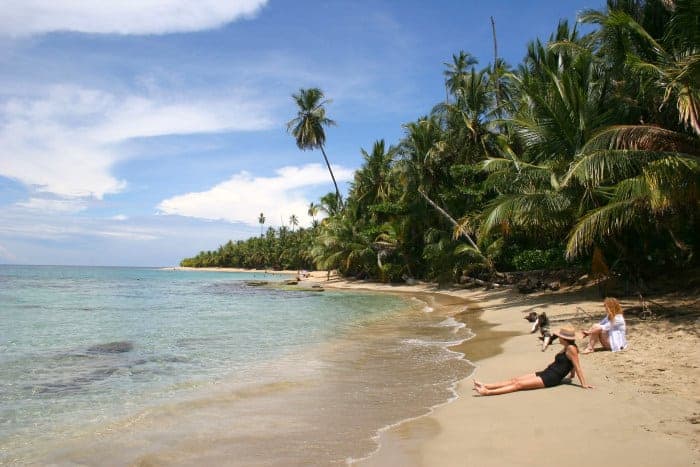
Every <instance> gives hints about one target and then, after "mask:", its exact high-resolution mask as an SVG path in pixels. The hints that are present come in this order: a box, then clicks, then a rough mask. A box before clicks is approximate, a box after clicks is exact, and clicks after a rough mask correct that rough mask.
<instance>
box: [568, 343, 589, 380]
mask: <svg viewBox="0 0 700 467" xmlns="http://www.w3.org/2000/svg"><path fill="white" fill-rule="evenodd" d="M566 356H567V357H568V358H569V360H571V363H572V364H573V365H574V368H573V369H572V370H571V373H572V374H574V373H575V374H576V375H578V380H579V381H580V382H581V387H582V388H585V389H593V386H591V385H590V384H588V383H586V377H585V376H583V370H582V369H581V362H579V360H578V349H577V348H576V346H575V345H569V346H567V347H566ZM572 377H573V376H572Z"/></svg>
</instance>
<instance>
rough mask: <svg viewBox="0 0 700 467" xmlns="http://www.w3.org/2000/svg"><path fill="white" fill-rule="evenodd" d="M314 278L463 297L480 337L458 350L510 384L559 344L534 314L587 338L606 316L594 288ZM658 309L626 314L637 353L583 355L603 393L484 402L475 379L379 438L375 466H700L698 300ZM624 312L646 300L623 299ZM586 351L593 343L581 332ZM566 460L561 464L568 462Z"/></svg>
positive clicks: (555, 391) (483, 374) (479, 374)
mask: <svg viewBox="0 0 700 467" xmlns="http://www.w3.org/2000/svg"><path fill="white" fill-rule="evenodd" d="M309 280H312V281H319V282H321V283H322V284H323V285H324V287H340V288H357V289H371V290H379V291H381V290H385V291H392V292H418V291H423V292H428V293H439V294H447V295H450V296H453V297H458V298H460V299H463V300H464V301H465V303H466V307H465V308H466V309H468V311H466V312H464V313H462V314H461V316H460V317H459V318H460V319H462V320H464V321H465V322H466V323H467V325H468V326H470V327H472V328H473V330H474V331H475V332H476V337H475V338H474V339H472V340H470V341H467V342H466V343H465V344H463V346H462V347H461V348H459V349H458V350H460V351H462V352H464V353H465V354H466V355H467V356H468V357H469V358H470V360H472V361H473V362H474V363H475V364H476V365H477V369H476V371H475V373H474V375H472V377H474V378H478V379H479V380H482V381H487V382H488V381H495V380H499V381H500V380H503V379H508V378H510V377H513V376H517V375H520V374H525V373H531V372H534V371H535V370H539V369H543V368H544V367H545V366H546V365H547V364H548V363H550V362H551V361H552V360H553V358H554V355H555V353H556V352H558V351H559V349H560V344H558V343H555V344H553V345H552V346H550V347H549V348H548V349H547V350H546V351H545V352H542V351H541V347H540V341H539V340H538V339H537V336H536V335H533V334H530V333H529V331H530V325H529V323H528V322H527V321H525V320H524V319H523V317H524V316H525V315H526V314H527V313H528V312H530V311H533V310H534V311H537V312H541V311H546V313H547V314H548V316H549V317H550V319H552V321H553V323H552V326H553V327H558V326H560V325H561V324H563V323H572V324H574V325H575V326H576V328H577V329H578V330H581V329H583V328H585V327H588V326H589V325H590V324H592V323H594V322H597V321H598V320H599V319H600V318H601V317H602V316H603V314H604V308H603V306H602V300H601V299H600V298H599V295H598V292H597V289H596V288H595V287H589V288H576V289H574V288H569V289H567V290H562V291H558V292H549V293H540V294H533V295H521V294H518V293H517V292H514V291H512V290H510V289H492V290H484V289H483V288H482V289H472V290H457V289H439V290H438V289H437V287H436V286H434V285H430V284H417V285H413V286H390V285H383V284H375V283H367V282H364V281H357V282H354V281H353V282H350V281H345V280H340V279H337V278H334V279H332V280H331V281H326V275H325V273H319V272H315V273H312V274H311V277H310V278H309ZM658 300H659V301H656V302H655V303H656V305H652V311H653V310H654V309H656V310H658V311H661V310H669V309H672V308H673V307H678V308H677V309H680V310H683V311H684V313H681V314H680V315H676V316H675V317H674V316H671V317H668V316H661V314H660V313H655V314H654V316H652V318H651V319H646V320H641V319H639V318H638V317H636V316H634V315H632V314H631V313H630V314H628V316H627V322H628V339H629V342H630V345H629V347H628V349H626V350H624V351H622V352H616V353H612V352H595V353H593V354H590V355H582V356H581V360H582V366H583V369H584V372H585V375H586V378H587V379H588V382H589V383H590V384H593V385H594V386H595V388H594V389H583V388H581V387H580V386H579V385H578V380H575V381H574V382H573V383H572V384H563V385H561V386H558V387H555V388H550V389H544V390H537V391H523V392H518V393H513V394H508V395H503V396H495V397H481V396H477V395H476V393H475V392H474V391H473V390H472V377H470V378H468V379H465V380H463V381H461V382H460V383H459V385H458V388H457V391H458V398H457V399H456V400H455V401H454V402H452V403H449V404H445V405H443V406H440V407H438V408H436V409H435V410H434V411H433V413H431V414H428V415H426V416H424V417H420V418H418V419H415V420H411V421H407V422H405V423H402V424H400V425H398V426H396V427H393V428H391V429H388V430H386V431H383V432H382V433H380V436H379V443H380V448H379V450H378V451H377V452H376V453H375V454H373V455H372V456H371V457H369V458H368V459H366V460H364V461H362V462H360V465H365V466H395V465H402V466H437V465H440V466H464V465H479V466H488V465H494V466H496V465H499V466H500V465H524V466H530V465H532V466H536V465H537V466H539V465H550V464H552V463H555V462H565V463H566V464H568V465H574V466H579V465H580V466H583V465H590V464H592V463H593V464H599V463H602V464H603V465H620V466H622V465H635V466H647V465H648V466H658V465H673V466H686V465H697V464H698V463H700V449H699V443H698V440H699V439H700V436H699V435H700V427H699V425H698V423H699V422H700V405H699V403H700V391H699V390H698V380H699V378H700V351H699V350H698V349H699V347H698V344H699V342H698V340H699V339H698V337H699V334H698V331H699V330H700V326H699V324H700V319H699V317H700V314H699V313H698V310H697V299H696V298H693V297H690V299H688V297H687V296H686V297H685V299H684V298H683V297H680V298H679V297H675V296H669V297H666V298H665V300H666V301H663V302H662V300H664V298H663V297H662V298H659V299H658ZM693 300H695V302H693ZM621 302H622V305H623V308H624V309H632V308H633V307H635V306H637V307H638V306H639V302H638V301H637V300H621ZM579 337H580V338H579V339H578V340H577V343H578V344H579V346H580V347H583V344H585V343H586V340H585V339H583V337H582V336H581V335H580V332H579ZM556 459H559V460H558V461H557V460H556Z"/></svg>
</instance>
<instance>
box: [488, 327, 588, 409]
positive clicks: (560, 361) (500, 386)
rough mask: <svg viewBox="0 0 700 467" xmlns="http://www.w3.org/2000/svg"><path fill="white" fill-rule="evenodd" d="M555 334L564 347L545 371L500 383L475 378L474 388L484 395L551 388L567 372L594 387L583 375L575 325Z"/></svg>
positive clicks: (585, 384) (585, 386) (582, 385)
mask: <svg viewBox="0 0 700 467" xmlns="http://www.w3.org/2000/svg"><path fill="white" fill-rule="evenodd" d="M554 335H555V336H557V337H558V338H559V343H561V345H563V346H564V348H563V349H562V350H561V352H559V353H558V354H557V355H556V356H555V357H554V361H553V362H552V363H551V364H550V365H549V366H548V367H547V368H545V369H544V370H543V371H538V372H536V373H530V374H528V375H523V376H518V377H517V378H513V379H509V380H506V381H501V382H500V383H482V382H480V381H477V380H474V390H475V391H476V392H478V393H479V394H481V395H482V396H496V395H499V394H507V393H509V392H515V391H522V390H525V389H541V388H549V387H552V386H557V385H559V384H561V383H562V381H563V380H564V378H565V377H566V375H567V374H568V375H569V378H571V379H573V378H574V376H578V379H579V381H580V382H581V387H583V388H586V389H593V386H591V385H590V384H588V383H586V377H585V376H583V370H582V369H581V363H580V362H579V359H578V347H576V331H575V330H574V328H573V326H565V327H563V328H561V329H560V330H559V331H558V332H555V333H554Z"/></svg>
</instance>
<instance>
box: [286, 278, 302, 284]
mask: <svg viewBox="0 0 700 467" xmlns="http://www.w3.org/2000/svg"><path fill="white" fill-rule="evenodd" d="M298 283H299V281H295V280H293V279H289V280H286V281H284V285H297V284H298Z"/></svg>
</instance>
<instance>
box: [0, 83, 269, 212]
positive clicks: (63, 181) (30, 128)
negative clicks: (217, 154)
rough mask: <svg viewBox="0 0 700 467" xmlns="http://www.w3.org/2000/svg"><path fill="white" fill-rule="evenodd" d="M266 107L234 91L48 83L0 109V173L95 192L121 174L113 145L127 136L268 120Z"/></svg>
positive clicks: (248, 126)
mask: <svg viewBox="0 0 700 467" xmlns="http://www.w3.org/2000/svg"><path fill="white" fill-rule="evenodd" d="M267 112H269V106H266V105H265V104H264V103H263V102H255V101H254V100H253V99H251V98H249V97H248V96H246V95H244V94H243V93H241V92H232V93H230V94H229V95H226V96H218V97H217V98H216V99H214V98H201V99H196V98H195V99H191V100H186V101H183V100H180V101H177V100H174V99H168V98H166V97H160V98H158V99H151V98H148V97H143V96H130V95H127V96H118V95H114V94H110V93H106V92H102V91H98V90H91V89H83V88H77V87H73V86H53V87H51V88H49V89H48V92H47V93H46V94H45V95H43V96H42V97H38V98H13V99H10V100H9V101H7V102H6V103H5V104H4V106H3V107H1V108H0V176H5V177H8V178H12V179H15V180H18V181H20V182H22V183H24V184H25V185H27V186H29V187H31V188H33V189H35V190H37V191H39V192H46V193H52V194H55V195H58V196H63V197H72V198H75V197H91V198H96V199H102V198H103V197H104V195H105V194H111V193H118V192H120V191H122V190H124V188H125V187H126V181H124V180H119V179H117V178H115V177H114V176H113V175H112V168H113V166H114V164H115V163H116V162H118V161H120V160H123V159H124V158H125V156H124V155H123V154H121V153H120V152H119V151H118V150H117V148H116V145H117V143H119V142H122V141H126V140H129V139H132V138H139V137H150V136H158V135H172V134H187V133H205V132H218V131H253V130H260V129H265V128H268V127H270V126H271V125H272V124H273V123H272V120H271V119H270V118H269V117H268V116H267Z"/></svg>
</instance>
